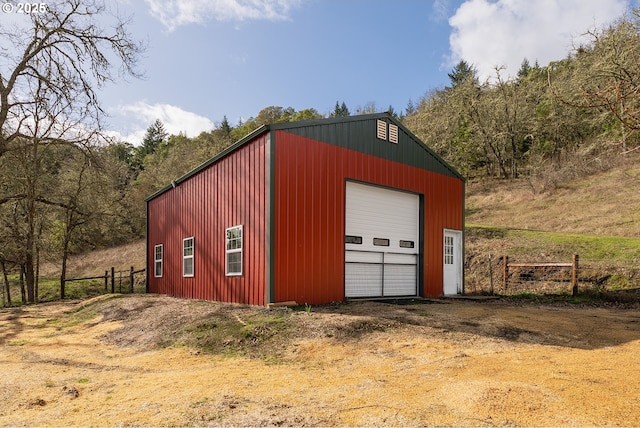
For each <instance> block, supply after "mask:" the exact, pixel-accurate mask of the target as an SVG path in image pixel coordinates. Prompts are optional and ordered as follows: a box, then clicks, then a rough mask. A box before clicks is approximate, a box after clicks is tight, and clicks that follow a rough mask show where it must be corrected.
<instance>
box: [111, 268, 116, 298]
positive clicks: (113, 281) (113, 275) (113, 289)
mask: <svg viewBox="0 0 640 428" xmlns="http://www.w3.org/2000/svg"><path fill="white" fill-rule="evenodd" d="M115 292H116V268H114V267H113V266H111V293H112V294H113V293H115Z"/></svg>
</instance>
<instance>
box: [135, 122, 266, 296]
mask: <svg viewBox="0 0 640 428" xmlns="http://www.w3.org/2000/svg"><path fill="white" fill-rule="evenodd" d="M267 139H268V134H263V135H262V136H260V137H258V138H257V139H256V140H255V141H252V142H249V143H248V144H245V145H243V146H241V147H240V148H238V149H237V150H236V151H234V152H233V153H231V154H230V155H228V156H226V157H224V158H222V159H220V160H219V161H217V162H215V163H213V164H212V165H210V166H209V167H207V168H204V169H203V170H201V171H200V172H198V173H197V174H195V175H193V176H191V177H190V178H189V179H187V180H185V181H183V182H181V183H179V184H178V185H177V187H176V188H174V189H170V190H168V191H166V192H164V193H162V194H160V195H158V196H156V197H155V198H153V199H151V200H149V201H148V206H147V210H148V213H149V214H148V219H147V245H148V251H147V253H148V255H147V257H148V265H147V266H148V267H149V271H148V281H149V284H148V290H149V292H152V293H160V294H169V295H172V296H177V297H187V298H197V299H207V300H218V301H226V302H237V303H248V304H254V305H264V304H266V303H267V302H266V292H265V290H266V270H267V266H266V263H267V262H266V252H265V251H266V247H267V243H266V236H267V193H266V191H267V163H266V162H267V161H266V160H267V155H268V153H267V150H268V144H267ZM235 225H243V227H244V240H243V247H244V248H243V271H244V273H243V275H242V276H235V277H234V276H229V277H228V276H225V229H226V228H228V227H231V226H235ZM191 236H193V237H194V238H195V275H194V277H193V278H185V277H183V276H182V240H183V239H184V238H188V237H191ZM157 244H163V246H164V260H163V263H164V268H163V276H162V278H155V277H154V275H153V266H154V260H153V248H154V246H155V245H157Z"/></svg>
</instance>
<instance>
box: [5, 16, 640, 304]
mask: <svg viewBox="0 0 640 428" xmlns="http://www.w3.org/2000/svg"><path fill="white" fill-rule="evenodd" d="M639 14H640V9H637V10H635V11H634V12H633V13H632V14H630V16H628V17H625V18H622V19H621V20H619V21H618V22H616V23H615V24H614V25H612V26H611V27H609V28H604V29H599V30H594V31H592V32H591V33H590V36H591V43H590V44H587V45H583V46H577V47H576V48H575V49H574V50H573V51H571V52H567V57H566V58H565V59H562V60H559V61H556V62H553V63H550V64H547V65H540V64H537V63H534V64H531V63H530V61H529V60H527V59H523V62H522V66H521V68H520V70H519V71H518V73H517V75H516V76H513V77H511V76H507V75H505V74H504V72H503V70H501V69H499V68H498V69H496V73H495V76H494V78H492V79H489V80H488V81H485V82H481V81H480V80H479V79H478V76H477V73H476V71H475V69H474V68H473V65H472V64H468V63H466V62H464V61H462V62H460V63H459V64H458V65H457V66H456V67H455V68H454V69H453V70H451V72H450V73H449V78H450V84H449V85H447V86H446V87H444V88H440V89H437V90H434V91H432V92H429V93H427V94H425V95H423V96H421V97H420V98H419V100H418V101H417V102H412V101H409V103H408V105H407V106H406V108H405V109H404V110H403V111H401V112H397V111H394V109H393V107H389V111H390V113H392V114H394V115H395V116H396V117H398V118H399V119H400V120H401V121H402V122H403V123H404V125H405V126H406V127H407V128H408V129H409V130H411V131H412V132H413V133H414V134H416V136H418V137H419V138H420V139H422V140H423V141H424V142H425V143H426V144H427V145H428V146H430V147H431V148H432V149H434V150H435V151H436V152H437V153H439V154H440V155H441V156H442V157H443V158H444V159H446V160H447V161H448V162H450V163H451V164H453V165H454V166H455V167H456V168H457V169H458V170H459V171H460V172H461V173H462V174H463V175H464V176H465V177H467V179H468V180H469V181H470V183H480V184H481V185H482V186H484V188H485V189H486V188H488V189H491V188H492V187H493V186H494V184H493V183H494V182H496V181H498V182H505V181H509V182H511V181H519V182H522V183H526V184H525V185H526V186H528V188H529V189H530V190H531V192H533V193H534V194H541V193H545V192H553V191H555V190H556V189H558V187H559V186H561V185H562V184H563V183H565V182H567V181H568V180H570V179H575V178H578V177H583V176H587V175H590V174H594V173H601V172H602V171H606V170H607V169H608V168H610V167H612V166H613V165H616V164H618V163H620V162H624V161H625V159H627V158H629V157H630V154H635V152H634V151H635V150H636V149H637V148H638V147H640V145H639V144H640V143H639V142H638V130H639V129H640V84H639V83H638V82H639V81H640V16H639ZM60 22H64V21H63V20H60ZM49 24H50V23H49ZM60 25H63V24H60ZM125 36H126V34H125V35H124V36H122V35H120V36H119V37H124V39H122V38H119V39H117V40H116V41H118V40H120V43H121V45H118V44H116V45H115V48H114V49H115V50H116V53H118V52H120V54H121V55H120V57H119V58H120V60H121V61H122V62H123V63H124V68H125V69H128V68H130V71H131V72H133V65H134V64H133V63H134V61H133V59H134V58H135V56H136V55H137V54H138V52H137V51H136V50H135V49H133V48H134V47H135V46H132V45H128V44H127V43H124V42H122V40H126V37H125ZM95 40H99V38H97V37H96V39H95ZM60 43H64V41H61V42H60ZM42 48H43V49H45V46H43V47H42ZM73 48H74V47H73V46H71V50H73ZM66 49H69V47H67V48H66ZM128 49H129V50H128ZM43 52H44V51H43ZM41 53H42V52H41ZM34 56H37V54H34ZM25 58H26V57H25ZM30 58H32V57H30ZM67 58H68V57H67ZM53 60H55V58H53ZM99 60H100V58H97V60H96V61H97V63H98V65H99ZM58 61H59V63H60V64H65V61H67V59H65V58H59V59H58ZM17 64H18V65H17V66H16V67H17V68H15V69H10V70H4V69H2V70H0V71H1V73H0V76H2V81H1V86H0V95H2V97H3V98H2V103H3V104H2V109H0V113H3V111H4V110H9V111H11V114H10V115H9V116H7V113H6V112H4V113H3V114H4V117H2V116H0V121H2V126H3V128H2V138H1V139H0V176H1V182H2V188H1V189H0V266H1V267H2V271H3V274H4V278H5V282H6V278H7V275H10V274H16V273H20V274H24V275H25V276H26V280H27V282H28V283H29V282H30V283H31V290H32V293H33V296H31V295H30V299H31V297H33V298H37V287H36V288H35V289H34V284H37V278H38V267H39V266H40V264H41V263H42V262H44V261H55V262H56V263H59V261H60V260H63V262H62V264H61V271H62V276H64V275H65V273H64V270H65V261H66V259H67V257H68V256H69V255H70V254H74V253H81V252H85V251H88V250H92V249H96V248H105V247H109V246H114V245H118V244H123V243H127V242H131V241H135V240H139V239H141V238H142V237H143V236H144V232H145V226H144V225H145V222H144V216H145V202H144V200H145V198H146V197H147V196H149V195H150V194H152V193H153V192H154V191H156V190H158V189H159V188H161V187H164V186H165V185H167V184H168V183H170V182H171V180H172V179H175V178H177V177H179V176H181V175H183V174H184V173H186V172H187V171H189V170H190V169H192V168H194V167H195V166H197V165H199V164H200V163H202V162H204V161H206V160H207V159H209V158H211V157H212V156H213V155H215V154H216V153H219V152H220V151H222V150H224V149H225V148H227V147H229V146H230V145H231V144H233V142H235V141H237V140H239V139H240V138H242V137H243V136H245V135H246V134H248V133H250V132H251V131H253V130H255V129H256V128H258V127H259V126H261V125H264V124H268V123H275V122H283V121H296V120H306V119H316V118H321V117H324V116H325V115H323V114H320V113H319V112H318V110H316V109H315V108H308V109H304V110H300V111H297V110H295V109H293V108H291V107H286V108H285V107H280V106H269V107H266V108H264V109H263V110H261V111H260V112H259V113H258V114H257V115H256V116H255V117H251V118H249V119H247V120H246V121H244V122H242V123H237V124H231V123H229V122H228V120H227V119H226V118H225V119H224V120H223V121H222V122H221V123H219V124H217V126H216V128H215V129H212V130H211V131H209V132H203V133H202V134H200V135H198V136H197V137H194V138H189V137H186V136H185V135H168V134H167V132H166V131H165V129H164V126H163V124H162V123H161V122H160V121H155V122H154V123H152V124H150V126H149V128H148V129H147V133H146V135H145V137H144V140H143V143H142V144H141V145H139V146H134V145H132V144H131V143H130V142H126V141H113V140H112V139H110V138H108V137H106V136H104V135H103V134H100V138H97V137H96V135H95V134H94V133H92V132H89V133H88V135H78V133H74V132H70V131H69V130H70V129H76V128H74V127H75V126H76V125H77V123H81V121H78V122H73V119H74V118H76V117H77V116H79V115H80V116H81V115H83V114H89V115H91V114H93V115H95V117H94V119H95V123H96V126H97V125H98V124H99V119H100V114H102V111H101V110H100V109H99V107H97V106H93V105H92V104H91V103H92V100H93V98H92V97H93V96H94V95H95V94H94V93H93V92H92V91H91V90H88V91H87V86H83V84H86V85H89V86H88V87H89V89H90V88H91V82H82V81H81V82H75V81H60V82H58V81H54V80H52V79H51V78H49V77H47V78H45V77H44V76H50V75H51V73H54V72H55V67H54V68H50V69H47V70H48V71H47V70H40V71H38V69H37V67H36V66H33V67H32V68H29V67H31V66H28V67H25V68H24V69H22V70H19V68H20V66H21V65H24V64H22V63H20V62H17ZM29 64H30V63H29ZM38 64H39V65H38V66H41V65H42V64H43V63H42V62H40V63H38ZM76 66H77V67H81V65H76ZM51 67H53V66H51ZM72 68H73V67H69V64H67V66H66V68H65V67H61V68H59V69H58V71H60V70H63V71H64V72H69V70H70V69H72ZM16 70H17V71H19V72H20V73H23V74H20V73H17V74H16V73H14V71H16ZM34 70H35V71H34ZM47 72H48V73H49V75H48V74H47ZM87 72H89V73H90V72H91V71H90V70H87ZM98 72H99V73H103V74H104V76H103V75H98V76H94V77H95V78H96V79H97V80H98V81H99V80H100V79H101V78H103V79H104V78H108V77H109V75H108V74H107V73H106V72H105V71H104V70H98ZM12 73H14V74H16V75H17V76H22V77H23V78H24V82H23V86H22V88H23V89H25V88H27V89H28V90H25V91H23V92H21V94H23V93H26V94H27V99H28V100H30V101H28V102H27V101H20V100H17V98H15V97H16V95H15V94H14V93H11V89H12V88H11V87H10V84H11V80H10V79H9V80H7V79H6V78H5V76H13V75H14V74H12ZM105 76H106V77H105ZM43 79H44V81H45V82H48V83H49V84H48V85H42V84H41V83H42V81H43ZM47 79H48V80H47ZM56 85H58V86H56ZM60 85H62V86H60ZM74 85H75V86H74ZM60 87H63V88H66V89H64V90H57V89H56V88H60ZM83 91H84V92H83ZM12 97H13V98H12ZM29 97H31V98H29ZM56 97H57V98H56ZM78 97H80V98H82V97H84V98H82V99H83V103H81V106H80V107H78V106H77V105H76V104H74V103H76V102H77V98H78ZM14 99H15V100H17V101H15V103H14V104H11V105H8V104H7V103H8V101H7V100H14ZM50 100H58V101H57V104H56V103H53V101H50ZM12 102H13V101H12ZM47 103H49V104H47ZM7 106H8V108H7V109H5V107H7ZM69 106H75V107H74V108H73V110H70V111H68V110H66V109H67V107H69ZM375 111H377V109H376V108H375V106H374V105H369V106H367V107H365V108H360V109H356V111H355V112H354V114H361V113H371V112H375ZM70 112H73V113H70ZM350 114H352V113H351V112H350V111H349V108H348V107H347V106H346V105H345V104H344V103H340V102H339V101H337V102H336V105H335V107H334V109H333V111H332V112H331V113H329V114H328V116H348V115H350ZM21 115H22V116H21ZM58 116H60V117H65V118H66V120H71V122H69V123H67V122H65V123H63V124H62V125H60V126H64V127H66V128H64V129H65V130H66V131H64V132H62V131H60V127H59V126H58V125H56V126H52V123H55V121H56V118H57V117H58ZM7 117H9V119H12V120H14V122H15V121H17V122H18V123H19V124H20V126H18V127H17V128H16V129H18V131H16V132H13V133H9V132H8V131H7V129H9V128H8V127H6V126H5V123H9V122H10V121H9V119H7ZM27 117H29V118H32V119H30V120H34V121H35V123H32V122H30V121H27V119H26V118H27ZM23 123H28V124H29V125H30V126H22V124H23ZM92 123H93V122H92ZM83 129H84V128H83ZM627 162H628V161H627ZM621 185H624V183H623V182H621ZM485 219H486V221H487V222H490V221H491V219H490V217H485Z"/></svg>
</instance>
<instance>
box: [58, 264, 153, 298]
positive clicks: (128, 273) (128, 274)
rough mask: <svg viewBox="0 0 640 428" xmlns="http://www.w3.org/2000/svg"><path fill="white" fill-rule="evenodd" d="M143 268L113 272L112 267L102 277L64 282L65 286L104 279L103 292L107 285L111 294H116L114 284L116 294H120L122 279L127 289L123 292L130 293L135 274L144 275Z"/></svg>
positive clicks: (69, 279) (87, 277)
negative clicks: (74, 282) (70, 283)
mask: <svg viewBox="0 0 640 428" xmlns="http://www.w3.org/2000/svg"><path fill="white" fill-rule="evenodd" d="M144 272H145V268H142V269H138V270H136V269H134V267H133V266H131V268H130V269H129V270H115V268H114V267H111V270H105V271H104V275H98V276H85V277H82V278H67V279H65V280H64V282H65V284H66V283H67V282H71V281H83V280H88V279H104V291H105V292H106V291H109V285H111V292H112V293H115V292H116V283H117V284H118V290H119V291H118V292H119V293H122V292H123V289H122V285H123V279H124V282H125V287H127V284H126V282H127V281H128V282H129V284H128V289H127V288H125V291H129V292H130V293H133V292H134V285H135V278H136V275H137V274H140V273H144Z"/></svg>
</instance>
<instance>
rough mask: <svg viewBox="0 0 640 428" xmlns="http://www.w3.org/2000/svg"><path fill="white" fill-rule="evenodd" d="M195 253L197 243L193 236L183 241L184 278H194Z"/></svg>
mask: <svg viewBox="0 0 640 428" xmlns="http://www.w3.org/2000/svg"><path fill="white" fill-rule="evenodd" d="M194 253H195V241H194V239H193V236H192V237H190V238H185V239H183V240H182V276H187V277H190V276H193V275H194V272H195V268H194V259H193V256H194Z"/></svg>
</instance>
